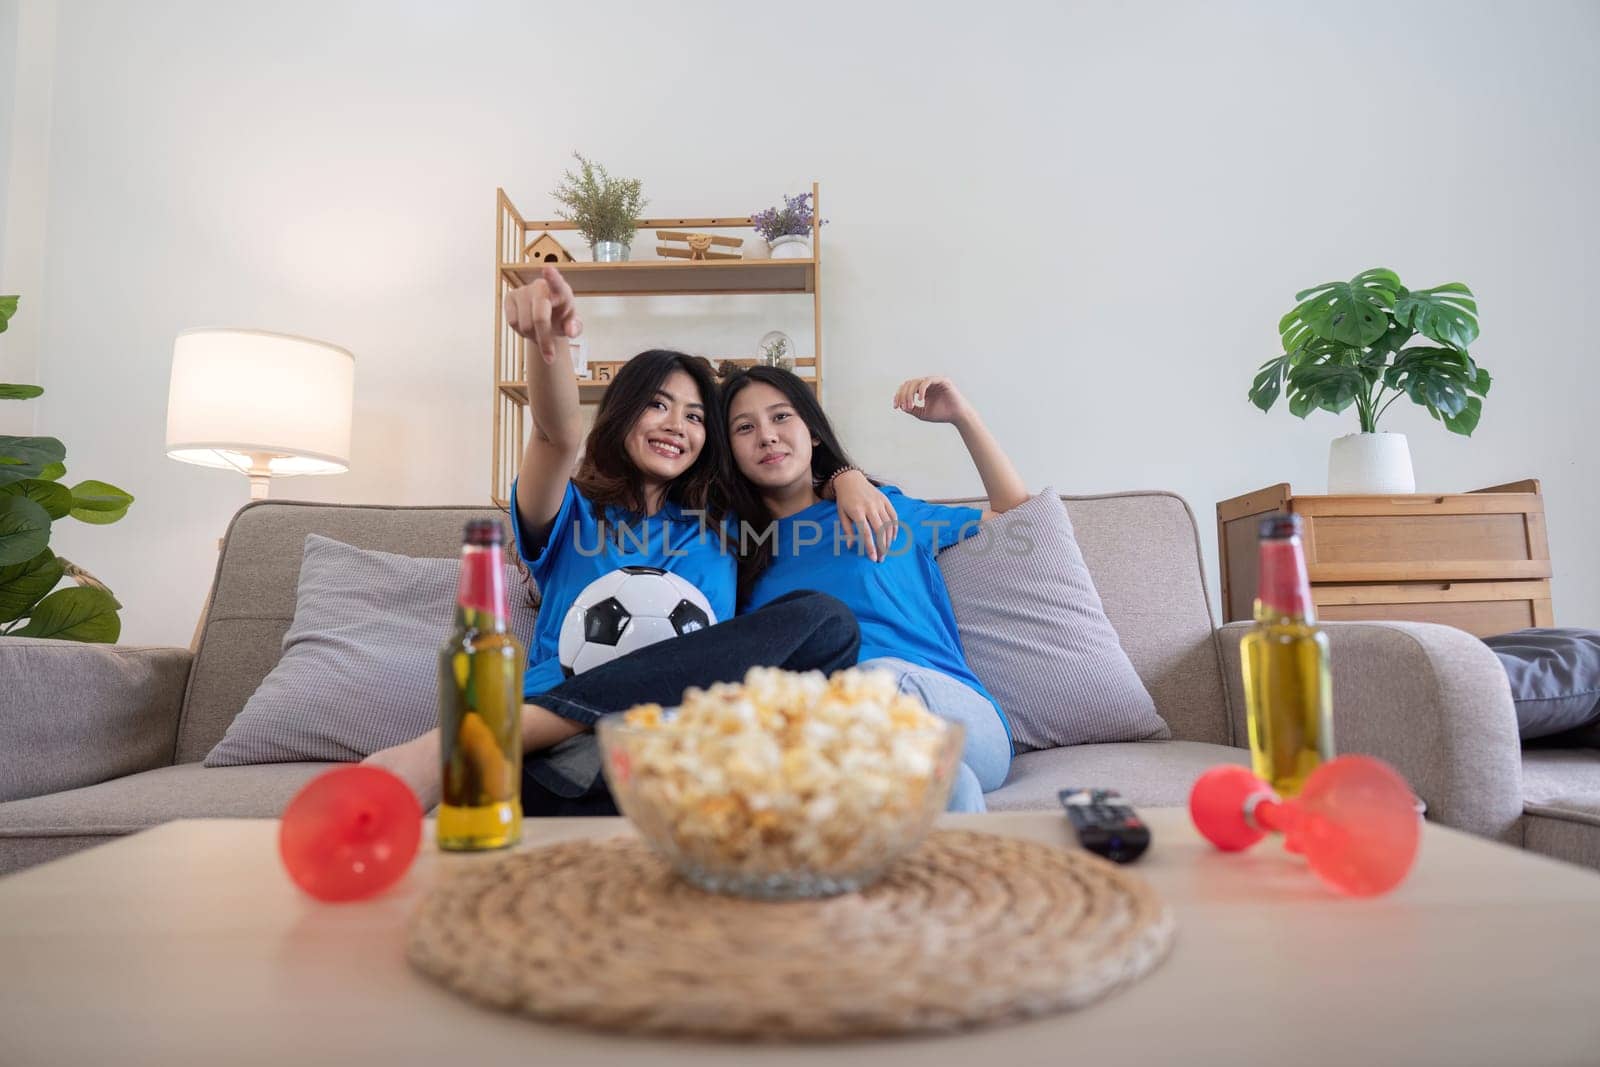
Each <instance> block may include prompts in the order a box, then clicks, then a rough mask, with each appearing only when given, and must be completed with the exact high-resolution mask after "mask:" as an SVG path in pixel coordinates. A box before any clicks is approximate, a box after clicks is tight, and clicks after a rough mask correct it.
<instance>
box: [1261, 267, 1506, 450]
mask: <svg viewBox="0 0 1600 1067" xmlns="http://www.w3.org/2000/svg"><path fill="white" fill-rule="evenodd" d="M1294 298H1295V299H1296V300H1297V301H1299V303H1298V304H1296V305H1295V307H1294V310H1292V311H1290V312H1289V313H1288V314H1287V315H1285V316H1284V317H1283V318H1282V319H1280V320H1279V321H1278V334H1279V336H1280V337H1281V338H1282V341H1283V355H1281V356H1277V357H1275V358H1273V359H1269V360H1267V362H1265V363H1263V364H1262V365H1261V369H1260V371H1259V372H1258V373H1257V374H1256V377H1255V381H1254V382H1253V383H1252V384H1251V386H1250V402H1251V403H1252V404H1254V405H1255V406H1256V407H1258V408H1260V409H1261V410H1262V411H1267V410H1268V409H1270V408H1271V407H1272V405H1273V403H1274V402H1276V401H1277V399H1278V395H1279V393H1282V392H1285V391H1286V392H1287V395H1288V398H1289V412H1290V414H1292V415H1297V416H1299V417H1300V418H1302V419H1303V418H1305V417H1306V416H1307V415H1309V414H1311V412H1313V411H1315V410H1317V409H1319V408H1320V409H1321V410H1323V411H1332V412H1340V411H1344V410H1345V409H1346V408H1348V407H1350V406H1351V405H1352V404H1354V405H1355V408H1356V414H1357V415H1358V416H1359V418H1360V420H1361V431H1362V432H1363V433H1375V432H1377V429H1378V419H1379V418H1381V417H1382V416H1383V413H1384V412H1385V411H1387V410H1389V405H1390V404H1392V403H1394V402H1395V401H1396V400H1398V399H1400V398H1401V397H1402V396H1407V397H1410V398H1411V399H1412V400H1413V401H1415V402H1416V403H1418V404H1421V405H1422V406H1423V407H1425V408H1427V409H1428V414H1430V415H1432V416H1433V417H1434V418H1436V419H1438V420H1439V421H1440V422H1442V423H1444V425H1445V428H1446V429H1448V430H1450V431H1451V432H1452V433H1459V434H1462V435H1464V436H1471V434H1472V431H1473V430H1474V429H1476V428H1477V426H1478V419H1479V417H1480V416H1481V415H1482V414H1483V400H1482V398H1483V397H1484V396H1487V395H1488V392H1489V384H1490V378H1489V372H1488V371H1486V370H1484V369H1483V368H1482V367H1479V366H1478V365H1477V364H1476V363H1474V362H1473V360H1472V356H1471V355H1469V354H1468V353H1467V346H1468V345H1470V344H1472V342H1473V341H1475V340H1477V338H1478V304H1477V301H1475V300H1474V299H1473V297H1472V290H1471V289H1468V288H1467V287H1466V286H1465V285H1462V284H1461V283H1460V282H1449V283H1447V284H1445V285H1440V286H1437V287H1435V288H1433V289H1415V290H1412V289H1407V288H1406V287H1405V286H1403V285H1401V284H1400V279H1399V277H1398V276H1397V275H1396V274H1395V273H1394V271H1391V270H1385V269H1383V268H1382V267H1376V268H1374V269H1372V270H1367V271H1362V272H1361V273H1360V274H1358V275H1356V276H1355V277H1354V278H1351V279H1350V280H1349V281H1347V282H1324V283H1323V284H1322V285H1318V286H1315V287H1313V288H1310V289H1305V290H1302V291H1301V292H1298V293H1296V294H1295V295H1294ZM1419 334H1420V335H1421V336H1422V337H1424V338H1426V339H1427V340H1429V341H1432V342H1434V343H1433V344H1432V345H1426V344H1420V345H1415V346H1413V347H1410V348H1407V347H1405V345H1406V344H1407V343H1408V342H1410V341H1411V340H1412V339H1413V338H1415V337H1417V336H1418V335H1419ZM1390 392H1393V393H1394V395H1393V396H1389V397H1388V399H1387V400H1385V397H1386V396H1387V394H1389V393H1390Z"/></svg>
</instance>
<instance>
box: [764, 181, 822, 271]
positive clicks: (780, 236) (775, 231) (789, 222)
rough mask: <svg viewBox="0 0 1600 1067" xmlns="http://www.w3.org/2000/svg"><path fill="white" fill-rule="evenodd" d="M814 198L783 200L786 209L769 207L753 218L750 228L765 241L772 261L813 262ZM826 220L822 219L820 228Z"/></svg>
mask: <svg viewBox="0 0 1600 1067" xmlns="http://www.w3.org/2000/svg"><path fill="white" fill-rule="evenodd" d="M812 219H813V216H812V213H811V194H810V193H801V194H799V195H798V196H786V197H784V198H783V207H781V208H776V207H769V208H767V209H766V210H765V211H758V212H756V213H755V214H754V215H751V216H750V224H751V225H752V226H754V227H755V228H756V232H757V233H759V234H760V235H761V236H762V237H764V238H766V240H767V246H768V247H769V248H771V249H772V258H773V259H810V258H811V229H812ZM827 221H828V220H827V219H819V220H817V222H816V225H818V226H821V225H823V224H824V223H826V222H827Z"/></svg>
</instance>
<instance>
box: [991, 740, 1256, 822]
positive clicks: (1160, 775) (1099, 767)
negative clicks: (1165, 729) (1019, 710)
mask: <svg viewBox="0 0 1600 1067" xmlns="http://www.w3.org/2000/svg"><path fill="white" fill-rule="evenodd" d="M1224 763H1237V764H1241V765H1243V766H1249V765H1250V753H1249V752H1248V751H1246V750H1245V749H1242V748H1229V747H1228V746H1227V745H1213V744H1209V743H1207V742H1205V741H1145V742H1132V743H1123V744H1111V745H1074V746H1073V747H1071V748H1047V749H1041V750H1040V751H1038V752H1027V753H1024V754H1022V755H1020V756H1018V757H1017V758H1016V759H1015V760H1013V761H1012V763H1011V774H1010V776H1009V777H1007V778H1006V784H1005V785H1003V786H1001V787H1000V788H999V789H996V790H995V791H994V792H993V793H985V794H984V797H983V799H984V803H986V804H987V805H988V806H989V810H990V811H1059V810H1060V809H1061V804H1060V801H1058V800H1057V799H1056V794H1057V793H1058V792H1060V791H1061V790H1063V789H1066V788H1068V787H1069V786H1084V787H1088V788H1095V789H1115V790H1116V791H1117V792H1119V793H1121V794H1122V795H1123V797H1124V798H1126V799H1127V801H1128V802H1129V803H1130V804H1133V805H1134V806H1135V807H1174V806H1184V805H1187V804H1188V803H1189V790H1190V789H1191V788H1192V787H1193V786H1194V782H1195V779H1197V778H1199V777H1200V775H1202V774H1203V773H1205V772H1206V771H1208V770H1210V769H1211V768H1212V767H1216V766H1218V765H1219V764H1224Z"/></svg>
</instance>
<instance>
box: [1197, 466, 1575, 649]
mask: <svg viewBox="0 0 1600 1067" xmlns="http://www.w3.org/2000/svg"><path fill="white" fill-rule="evenodd" d="M1273 512H1292V513H1294V514H1297V515H1299V516H1300V517H1301V520H1302V529H1303V536H1302V540H1303V544H1304V547H1305V553H1306V568H1307V572H1308V577H1309V578H1310V580H1311V586H1312V599H1313V600H1314V601H1315V602H1316V603H1317V605H1318V608H1319V610H1320V611H1321V615H1322V617H1323V618H1325V619H1414V620H1417V621H1421V622H1442V623H1447V624H1449V625H1451V626H1458V627H1460V628H1461V629H1464V630H1469V631H1471V632H1472V633H1475V634H1479V635H1480V636H1482V635H1487V634H1493V633H1503V632H1505V631H1507V630H1515V629H1519V628H1522V627H1526V626H1551V625H1554V623H1553V621H1552V620H1551V614H1550V583H1549V578H1550V574H1551V571H1550V550H1549V546H1548V542H1547V541H1546V538H1545V528H1544V498H1543V496H1541V495H1540V493H1539V483H1538V482H1537V481H1533V480H1529V481H1524V482H1516V483H1513V484H1511V485H1501V486H1495V487H1493V488H1491V489H1480V490H1476V491H1474V492H1471V493H1451V494H1444V495H1432V494H1413V495H1406V496H1307V495H1296V494H1295V493H1294V492H1293V491H1292V490H1291V489H1290V488H1289V486H1288V485H1287V484H1279V485H1274V486H1269V487H1267V488H1265V489H1260V490H1257V491H1256V492H1254V493H1247V494H1245V495H1244V496H1241V497H1235V498H1234V499H1232V500H1225V501H1223V502H1222V503H1220V504H1218V505H1217V540H1218V549H1219V554H1220V556H1221V566H1222V610H1223V617H1224V618H1225V619H1226V620H1227V621H1229V622H1233V621H1235V620H1239V619H1248V618H1250V617H1251V612H1252V608H1253V604H1254V601H1255V595H1256V581H1257V575H1256V567H1257V560H1258V549H1257V541H1256V538H1257V525H1258V524H1259V522H1260V520H1261V518H1262V516H1264V515H1268V514H1271V513H1273ZM1473 586H1478V587H1479V588H1472V587H1473ZM1330 588H1331V589H1334V590H1337V592H1328V591H1327V590H1328V589H1330Z"/></svg>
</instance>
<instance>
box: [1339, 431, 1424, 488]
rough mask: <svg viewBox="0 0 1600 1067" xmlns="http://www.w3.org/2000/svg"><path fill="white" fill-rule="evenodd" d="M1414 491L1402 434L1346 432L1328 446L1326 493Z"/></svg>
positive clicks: (1408, 454)
mask: <svg viewBox="0 0 1600 1067" xmlns="http://www.w3.org/2000/svg"><path fill="white" fill-rule="evenodd" d="M1416 491H1417V479H1416V477H1415V476H1414V475H1413V474H1412V471H1411V448H1410V446H1408V445H1407V444H1406V435H1405V434H1403V433H1347V434H1345V435H1344V436H1343V437H1336V438H1334V439H1333V443H1332V444H1331V445H1329V446H1328V492H1329V493H1330V494H1335V495H1337V494H1352V495H1371V496H1384V495H1390V494H1395V493H1414V492H1416Z"/></svg>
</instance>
